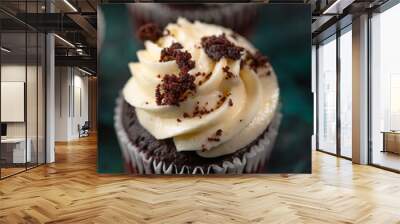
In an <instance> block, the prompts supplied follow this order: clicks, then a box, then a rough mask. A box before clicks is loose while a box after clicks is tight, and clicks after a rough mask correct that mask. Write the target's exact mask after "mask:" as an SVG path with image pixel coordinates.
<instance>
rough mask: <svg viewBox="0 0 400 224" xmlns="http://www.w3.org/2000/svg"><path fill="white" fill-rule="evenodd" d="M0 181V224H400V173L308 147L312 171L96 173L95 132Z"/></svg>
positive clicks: (59, 148) (61, 147)
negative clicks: (260, 173)
mask: <svg viewBox="0 0 400 224" xmlns="http://www.w3.org/2000/svg"><path fill="white" fill-rule="evenodd" d="M56 160H57V161H56V163H54V164H49V165H45V166H41V167H38V168H36V169H32V170H29V171H27V172H25V173H21V174H18V175H16V176H13V177H10V178H7V179H5V180H2V181H0V223H400V175H399V174H396V173H391V172H388V171H384V170H381V169H377V168H374V167H370V166H362V165H354V164H352V163H351V162H350V161H348V160H343V159H339V158H336V157H333V156H330V155H327V154H323V153H320V152H313V174H311V175H305V174H301V175H289V176H285V175H266V176H242V177H212V178H210V177H185V178H179V177H167V178H150V177H132V176H127V175H116V176H110V175H98V174H97V173H96V164H95V162H96V138H95V137H88V138H83V139H81V140H79V141H74V142H70V143H58V144H57V145H56Z"/></svg>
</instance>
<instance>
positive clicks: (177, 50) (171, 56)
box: [159, 43, 195, 74]
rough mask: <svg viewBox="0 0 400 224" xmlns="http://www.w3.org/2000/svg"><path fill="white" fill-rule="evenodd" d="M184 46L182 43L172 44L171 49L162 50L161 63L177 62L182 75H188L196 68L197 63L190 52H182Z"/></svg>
mask: <svg viewBox="0 0 400 224" xmlns="http://www.w3.org/2000/svg"><path fill="white" fill-rule="evenodd" d="M182 48H183V46H182V45H181V44H180V43H172V44H171V46H170V47H167V48H164V49H162V50H161V56H160V60H159V61H160V62H166V61H172V60H175V61H176V64H177V65H178V67H179V70H180V74H184V73H187V72H188V71H189V70H191V69H192V68H194V65H195V62H194V61H193V60H191V59H192V55H191V54H190V53H189V52H188V51H181V49H182Z"/></svg>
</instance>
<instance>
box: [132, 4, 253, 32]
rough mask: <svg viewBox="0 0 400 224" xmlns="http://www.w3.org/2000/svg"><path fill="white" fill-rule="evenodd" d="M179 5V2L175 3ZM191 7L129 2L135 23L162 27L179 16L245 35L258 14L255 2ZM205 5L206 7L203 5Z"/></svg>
mask: <svg viewBox="0 0 400 224" xmlns="http://www.w3.org/2000/svg"><path fill="white" fill-rule="evenodd" d="M175 5H177V6H179V4H175ZM195 6H196V5H193V7H191V8H174V7H169V6H168V4H160V3H135V4H128V10H129V11H130V13H131V15H132V17H133V18H134V20H135V25H136V26H138V27H139V26H140V25H142V24H145V23H148V22H153V23H157V24H158V25H160V26H161V27H164V26H166V25H167V24H168V23H170V22H175V21H176V19H177V18H178V17H184V18H186V19H189V20H192V21H194V20H201V21H203V22H206V23H213V24H219V25H222V26H225V27H229V28H231V29H232V30H234V31H236V32H238V33H240V34H242V35H245V34H247V33H248V32H249V30H250V28H251V27H252V26H251V25H252V24H253V23H254V18H255V17H256V16H257V7H256V5H254V4H241V3H236V4H217V3H211V4H199V5H198V6H199V7H195ZM202 6H204V7H202Z"/></svg>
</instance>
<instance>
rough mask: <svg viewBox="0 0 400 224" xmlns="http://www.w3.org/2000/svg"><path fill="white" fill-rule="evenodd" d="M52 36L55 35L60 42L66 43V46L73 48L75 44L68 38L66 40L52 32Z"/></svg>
mask: <svg viewBox="0 0 400 224" xmlns="http://www.w3.org/2000/svg"><path fill="white" fill-rule="evenodd" d="M54 36H55V37H57V38H58V39H59V40H61V41H62V42H64V43H66V44H67V45H68V46H70V47H73V48H75V45H73V44H72V43H71V42H69V41H68V40H66V39H64V38H62V37H60V36H59V35H57V34H54Z"/></svg>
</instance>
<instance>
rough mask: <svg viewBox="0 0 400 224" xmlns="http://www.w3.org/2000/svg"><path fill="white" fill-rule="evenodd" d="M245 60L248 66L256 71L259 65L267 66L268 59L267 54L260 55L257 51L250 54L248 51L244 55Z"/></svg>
mask: <svg viewBox="0 0 400 224" xmlns="http://www.w3.org/2000/svg"><path fill="white" fill-rule="evenodd" d="M246 61H248V63H249V66H250V68H251V69H253V70H254V71H255V72H257V69H258V68H259V67H267V63H268V61H269V59H268V57H267V56H264V55H262V54H261V53H260V52H259V51H257V52H256V53H255V54H252V53H251V52H249V51H248V52H247V55H246Z"/></svg>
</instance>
